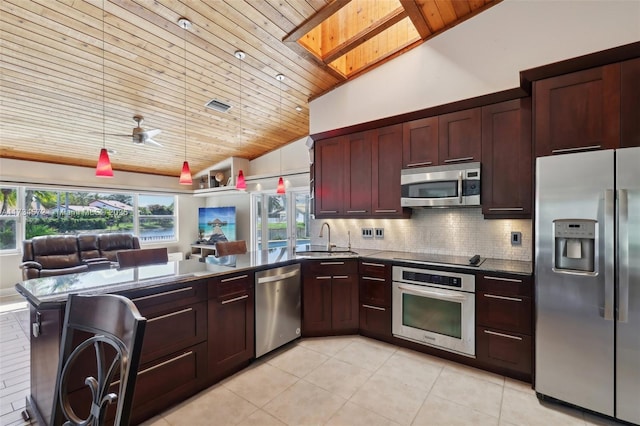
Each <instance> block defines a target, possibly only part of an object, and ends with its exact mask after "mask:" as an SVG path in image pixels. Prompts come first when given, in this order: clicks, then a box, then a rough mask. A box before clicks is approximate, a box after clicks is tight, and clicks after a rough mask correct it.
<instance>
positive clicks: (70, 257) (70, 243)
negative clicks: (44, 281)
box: [31, 235, 82, 269]
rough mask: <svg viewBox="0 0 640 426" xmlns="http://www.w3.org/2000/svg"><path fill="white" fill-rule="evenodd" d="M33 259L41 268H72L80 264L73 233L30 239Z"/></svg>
mask: <svg viewBox="0 0 640 426" xmlns="http://www.w3.org/2000/svg"><path fill="white" fill-rule="evenodd" d="M31 247H32V252H33V260H34V261H36V262H38V263H40V264H41V265H42V269H64V268H72V267H74V266H78V265H81V264H82V261H81V259H80V253H79V252H78V239H77V238H76V236H75V235H44V236H41V237H34V238H32V239H31Z"/></svg>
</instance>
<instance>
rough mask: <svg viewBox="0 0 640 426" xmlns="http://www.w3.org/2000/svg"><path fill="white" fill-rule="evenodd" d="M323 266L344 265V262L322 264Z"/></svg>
mask: <svg viewBox="0 0 640 426" xmlns="http://www.w3.org/2000/svg"><path fill="white" fill-rule="evenodd" d="M320 264H321V265H344V262H320Z"/></svg>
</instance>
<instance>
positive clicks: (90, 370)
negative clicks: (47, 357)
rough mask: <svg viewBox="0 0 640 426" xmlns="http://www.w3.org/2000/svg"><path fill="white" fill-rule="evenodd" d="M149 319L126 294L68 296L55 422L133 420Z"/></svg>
mask: <svg viewBox="0 0 640 426" xmlns="http://www.w3.org/2000/svg"><path fill="white" fill-rule="evenodd" d="M146 321H147V320H146V319H145V318H144V317H142V316H141V315H140V313H139V312H138V309H137V308H136V306H135V305H134V304H133V302H132V301H131V300H129V299H127V298H126V297H124V296H118V295H114V294H101V295H78V294H72V295H70V296H69V298H68V299H67V306H66V311H65V318H64V326H63V329H62V341H61V346H60V358H59V360H58V373H57V376H56V387H55V392H54V393H55V395H54V398H55V399H54V401H53V408H52V410H51V421H50V425H53V426H58V425H62V424H71V425H80V424H92V425H104V424H105V421H106V420H108V419H109V423H110V424H111V423H112V424H114V425H123V426H124V425H128V424H129V422H130V417H131V407H132V403H133V393H134V390H135V382H136V376H137V372H138V364H139V362H140V354H141V352H142V340H143V337H144V330H145V326H146ZM111 419H113V420H112V421H111ZM67 422H68V423H67Z"/></svg>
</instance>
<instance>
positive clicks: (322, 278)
mask: <svg viewBox="0 0 640 426" xmlns="http://www.w3.org/2000/svg"><path fill="white" fill-rule="evenodd" d="M330 279H331V277H324V276H323V277H316V280H330Z"/></svg>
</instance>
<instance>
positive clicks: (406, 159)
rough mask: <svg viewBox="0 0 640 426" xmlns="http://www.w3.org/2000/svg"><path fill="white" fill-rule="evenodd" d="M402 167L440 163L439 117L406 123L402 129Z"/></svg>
mask: <svg viewBox="0 0 640 426" xmlns="http://www.w3.org/2000/svg"><path fill="white" fill-rule="evenodd" d="M402 132H403V134H402V167H403V168H409V167H425V166H434V165H436V164H438V117H437V116H435V117H427V118H421V119H420V120H414V121H409V122H407V123H404V125H403V129H402Z"/></svg>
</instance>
